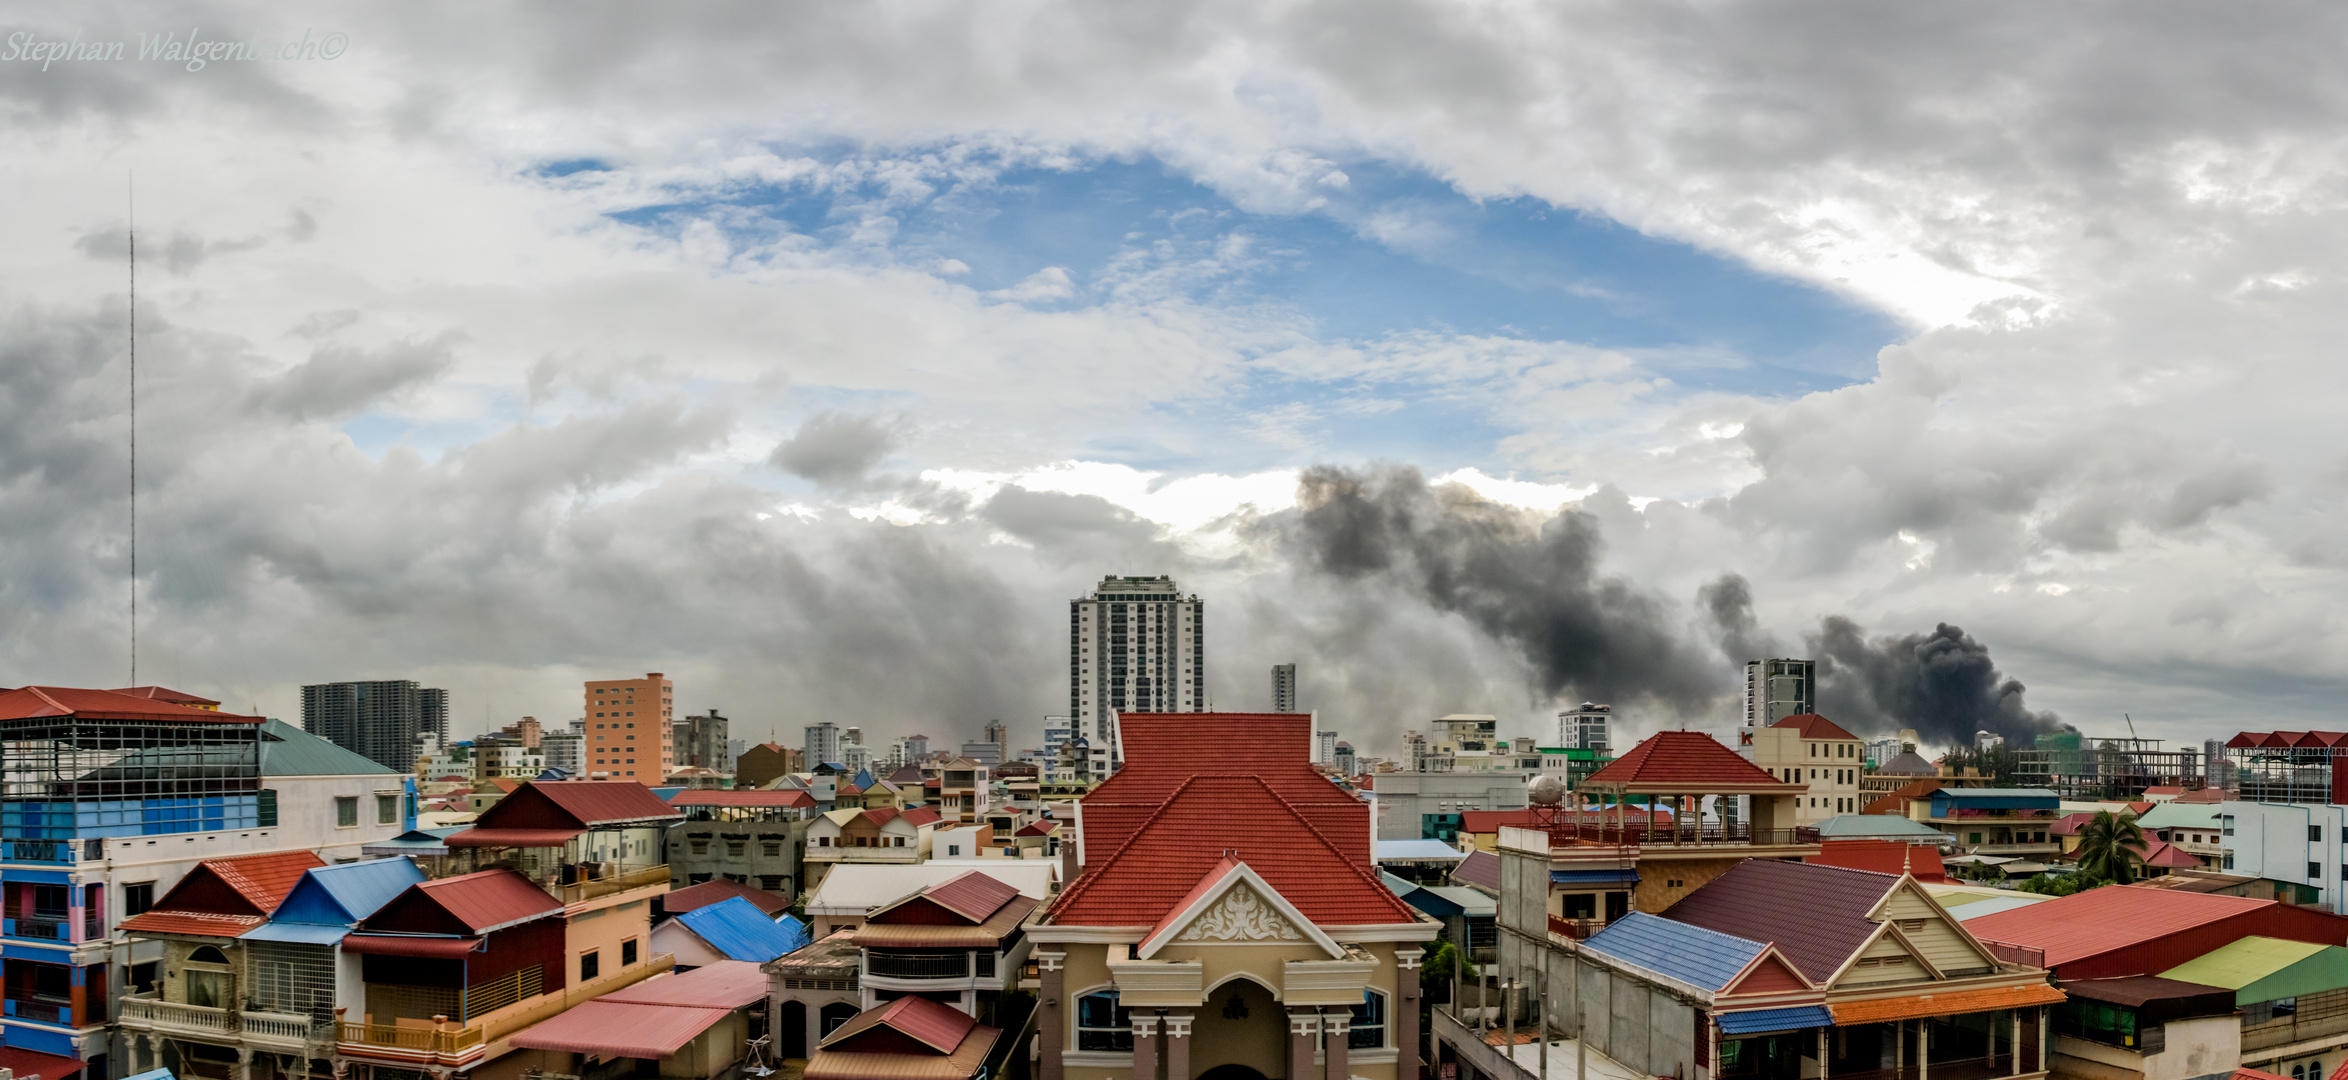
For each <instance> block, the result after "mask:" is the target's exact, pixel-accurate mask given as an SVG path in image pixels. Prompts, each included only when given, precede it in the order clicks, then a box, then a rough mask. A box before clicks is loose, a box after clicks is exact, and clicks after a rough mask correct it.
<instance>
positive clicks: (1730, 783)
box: [1583, 731, 1802, 795]
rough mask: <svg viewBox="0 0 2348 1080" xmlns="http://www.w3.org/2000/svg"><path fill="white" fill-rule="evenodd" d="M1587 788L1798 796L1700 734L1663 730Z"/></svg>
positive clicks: (1589, 780)
mask: <svg viewBox="0 0 2348 1080" xmlns="http://www.w3.org/2000/svg"><path fill="white" fill-rule="evenodd" d="M1583 783H1584V784H1607V785H1622V786H1623V787H1624V788H1626V789H1628V790H1630V791H1632V792H1633V793H1651V794H1672V795H1696V794H1705V793H1709V792H1712V791H1715V790H1719V789H1723V788H1735V789H1738V790H1739V791H1740V792H1742V791H1744V790H1745V789H1750V788H1767V789H1775V790H1783V791H1798V790H1801V788H1802V785H1799V784H1788V783H1786V782H1784V781H1782V780H1779V779H1778V778H1777V777H1775V776H1772V775H1770V774H1769V771H1768V770H1766V769H1763V768H1762V767H1760V766H1758V765H1755V764H1753V763H1752V762H1750V761H1746V760H1745V759H1744V758H1741V757H1738V756H1737V752H1736V751H1734V750H1731V749H1729V748H1728V747H1726V746H1723V745H1721V743H1720V740H1718V739H1715V738H1713V737H1712V736H1710V735H1706V734H1704V733H1703V732H1701V731H1659V732H1656V733H1655V734H1653V735H1649V736H1647V738H1646V740H1645V741H1643V742H1641V743H1639V745H1637V746H1634V747H1631V748H1630V750H1629V751H1628V752H1627V753H1625V754H1623V755H1622V756H1621V757H1619V758H1616V759H1614V760H1613V761H1612V762H1610V763H1608V764H1607V765H1606V766H1605V767H1604V768H1602V769H1599V770H1598V771H1597V772H1594V773H1591V774H1590V775H1589V777H1588V778H1587V779H1585V780H1584V781H1583Z"/></svg>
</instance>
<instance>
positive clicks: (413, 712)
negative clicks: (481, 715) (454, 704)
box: [302, 679, 448, 772]
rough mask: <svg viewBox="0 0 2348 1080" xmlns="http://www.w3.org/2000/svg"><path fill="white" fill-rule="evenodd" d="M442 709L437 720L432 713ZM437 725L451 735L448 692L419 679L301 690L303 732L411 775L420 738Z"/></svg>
mask: <svg viewBox="0 0 2348 1080" xmlns="http://www.w3.org/2000/svg"><path fill="white" fill-rule="evenodd" d="M428 704H429V705H430V708H432V709H437V710H438V712H439V718H438V719H437V720H434V719H432V716H431V712H430V711H429V709H428V708H427V706H428ZM429 723H438V724H439V725H440V728H439V730H440V731H441V732H443V733H444V734H445V733H446V731H447V729H448V691H446V690H439V689H427V688H424V687H420V686H417V685H416V680H414V679H379V680H373V681H366V682H336V683H316V684H313V685H310V686H305V687H302V730H304V731H307V732H309V733H310V734H312V735H316V736H318V737H319V738H321V739H324V740H326V741H328V742H330V743H333V744H334V745H336V746H339V747H342V748H343V749H345V750H348V751H350V752H352V753H354V754H357V755H359V756H360V757H363V758H366V759H367V760H369V761H372V762H375V763H376V764H379V765H388V766H390V767H392V768H394V769H398V770H399V771H401V772H406V771H408V770H409V769H412V768H414V767H415V765H416V742H417V738H418V736H420V735H422V734H424V733H425V732H426V731H430V730H433V729H431V728H428V727H426V726H425V725H427V724H429Z"/></svg>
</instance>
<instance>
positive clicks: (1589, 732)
mask: <svg viewBox="0 0 2348 1080" xmlns="http://www.w3.org/2000/svg"><path fill="white" fill-rule="evenodd" d="M1613 719H1614V706H1612V705H1593V704H1591V703H1589V702H1587V701H1585V702H1582V707H1581V708H1578V709H1567V710H1566V711H1564V712H1561V713H1558V714H1557V745H1558V746H1559V747H1561V748H1563V749H1566V750H1595V751H1597V752H1598V753H1599V755H1601V756H1604V755H1605V754H1606V753H1607V749H1606V748H1607V746H1608V745H1609V744H1608V742H1607V740H1608V739H1609V738H1610V737H1611V735H1610V734H1609V729H1610V727H1611V726H1612V721H1613Z"/></svg>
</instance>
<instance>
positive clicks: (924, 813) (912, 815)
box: [897, 806, 945, 829]
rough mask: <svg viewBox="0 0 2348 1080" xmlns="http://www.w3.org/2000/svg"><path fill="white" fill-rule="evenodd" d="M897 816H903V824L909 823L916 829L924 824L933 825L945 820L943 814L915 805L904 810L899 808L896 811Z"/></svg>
mask: <svg viewBox="0 0 2348 1080" xmlns="http://www.w3.org/2000/svg"><path fill="white" fill-rule="evenodd" d="M897 816H899V817H902V818H904V819H905V824H907V825H911V826H913V827H914V828H916V829H918V828H920V827H922V826H924V825H935V824H937V823H938V822H940V821H943V820H945V816H944V815H942V814H940V813H938V812H937V811H935V810H932V809H930V808H929V807H926V806H916V807H912V808H910V809H906V810H899V811H897Z"/></svg>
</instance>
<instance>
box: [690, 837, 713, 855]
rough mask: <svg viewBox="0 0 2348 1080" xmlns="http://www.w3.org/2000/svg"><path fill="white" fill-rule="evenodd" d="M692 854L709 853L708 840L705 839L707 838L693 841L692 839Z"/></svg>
mask: <svg viewBox="0 0 2348 1080" xmlns="http://www.w3.org/2000/svg"><path fill="white" fill-rule="evenodd" d="M693 854H695V855H707V854H709V841H707V840H695V841H693Z"/></svg>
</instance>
